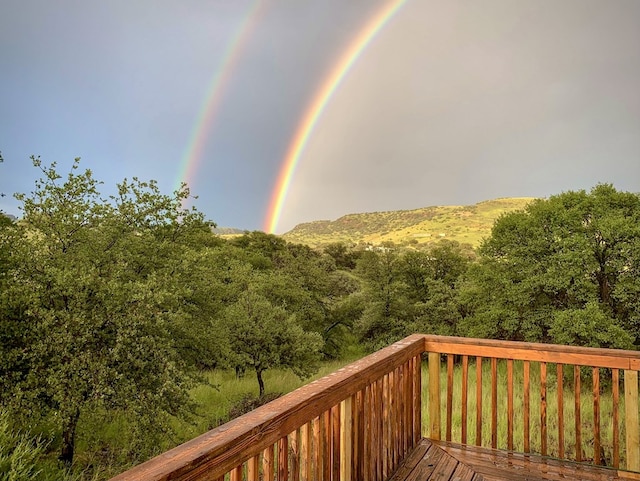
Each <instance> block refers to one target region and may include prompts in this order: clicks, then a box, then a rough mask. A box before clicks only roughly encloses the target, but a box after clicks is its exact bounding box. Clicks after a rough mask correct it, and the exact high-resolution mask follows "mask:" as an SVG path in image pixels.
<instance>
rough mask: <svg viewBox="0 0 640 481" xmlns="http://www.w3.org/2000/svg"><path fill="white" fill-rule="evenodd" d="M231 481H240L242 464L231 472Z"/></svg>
mask: <svg viewBox="0 0 640 481" xmlns="http://www.w3.org/2000/svg"><path fill="white" fill-rule="evenodd" d="M230 479H231V481H242V464H241V465H240V466H236V467H235V468H234V469H233V470H231V476H230Z"/></svg>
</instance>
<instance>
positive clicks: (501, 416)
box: [422, 360, 625, 465]
mask: <svg viewBox="0 0 640 481" xmlns="http://www.w3.org/2000/svg"><path fill="white" fill-rule="evenodd" d="M566 369H567V368H565V373H564V378H565V383H564V388H563V403H562V404H563V412H564V433H565V434H564V438H565V439H564V446H565V458H569V459H575V457H576V456H575V454H576V449H575V407H574V403H575V400H574V391H573V377H572V376H573V371H571V374H569V373H568V371H566ZM523 371H524V370H523V362H521V361H514V372H513V397H514V427H513V430H514V434H513V438H514V450H516V451H520V452H523V451H524V408H523V406H524V389H523V384H524V383H523V378H524V375H523ZM600 371H601V372H600V378H601V381H600V384H601V387H600V439H601V446H602V448H603V450H604V453H605V458H606V462H607V465H611V464H612V456H613V454H612V453H613V397H612V393H611V386H610V384H611V383H610V372H606V371H608V370H606V369H601V370H600ZM583 374H584V373H583ZM569 376H570V383H569V382H567V380H568V379H569ZM446 378H447V375H446V366H444V365H443V366H442V371H441V378H440V379H441V381H440V389H441V393H440V401H441V425H442V431H441V433H442V438H443V439H444V437H445V427H446V390H447V385H446ZM582 379H583V380H582V389H581V396H580V424H581V433H582V446H581V449H582V460H583V461H584V460H591V459H593V447H594V436H593V433H594V422H593V419H594V415H593V412H594V403H593V395H592V391H591V382H590V378H589V379H588V380H587V379H585V377H583V378H582ZM506 380H507V367H506V362H505V361H499V362H498V383H497V386H498V402H497V405H498V410H497V411H498V445H497V447H498V448H499V449H506V448H507V381H506ZM607 380H609V381H607ZM428 386H429V373H428V371H427V370H426V366H423V388H422V399H423V404H422V415H423V434H424V435H425V436H427V435H428V433H427V432H426V429H427V428H428V426H429V412H428V398H429V392H428ZM556 386H557V383H556V366H555V364H548V365H547V396H546V400H547V439H548V441H547V443H548V444H547V446H548V454H549V455H550V456H554V457H558V456H559V445H558V444H559V442H558V439H559V435H558V425H559V423H558V412H559V410H558V390H557V387H556ZM605 387H606V388H605ZM529 396H530V406H531V410H530V442H531V450H532V451H533V452H536V453H540V452H541V429H540V428H541V420H540V411H541V401H540V400H541V388H540V364H539V363H531V371H530V393H529ZM623 398H624V396H620V399H619V418H620V420H622V419H623V417H624V399H623ZM482 400H483V401H482V413H481V420H482V428H481V429H482V446H485V447H490V446H491V367H490V363H489V362H487V361H485V362H484V363H483V366H482ZM461 412H462V368H461V366H459V365H457V366H455V368H454V382H453V409H452V413H453V415H452V440H453V441H454V442H460V440H461V435H462V415H461ZM623 424H624V423H622V422H620V460H621V465H624V458H625V456H624V453H625V448H624V441H625V440H624V426H623ZM475 439H476V366H475V363H472V362H471V360H470V362H469V374H468V414H467V442H468V443H469V444H475Z"/></svg>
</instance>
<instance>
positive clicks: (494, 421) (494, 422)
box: [491, 357, 498, 449]
mask: <svg viewBox="0 0 640 481" xmlns="http://www.w3.org/2000/svg"><path fill="white" fill-rule="evenodd" d="M491 447H492V448H493V449H496V448H497V447H498V360H497V359H496V358H495V357H492V358H491Z"/></svg>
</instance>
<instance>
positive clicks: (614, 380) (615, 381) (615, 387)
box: [611, 369, 620, 468]
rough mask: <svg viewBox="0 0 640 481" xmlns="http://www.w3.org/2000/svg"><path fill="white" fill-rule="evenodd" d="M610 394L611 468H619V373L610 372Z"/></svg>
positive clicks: (616, 371)
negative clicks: (611, 421)
mask: <svg viewBox="0 0 640 481" xmlns="http://www.w3.org/2000/svg"><path fill="white" fill-rule="evenodd" d="M611 394H612V396H613V467H614V468H619V467H620V412H619V409H618V404H619V403H620V371H619V370H618V369H612V371H611Z"/></svg>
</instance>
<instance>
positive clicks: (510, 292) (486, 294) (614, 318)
mask: <svg viewBox="0 0 640 481" xmlns="http://www.w3.org/2000/svg"><path fill="white" fill-rule="evenodd" d="M639 253H640V196H638V195H637V194H631V193H626V192H618V191H616V190H615V189H614V188H613V186H611V185H606V184H603V185H598V186H596V187H594V188H593V189H592V190H591V192H589V193H587V192H585V191H578V192H571V191H570V192H565V193H563V194H560V195H556V196H552V197H551V198H549V199H548V200H537V201H534V202H533V203H531V204H529V206H528V207H527V208H525V209H524V210H523V211H520V212H514V213H509V214H506V215H503V216H502V217H501V218H499V219H498V221H496V223H495V225H494V228H493V230H492V234H491V237H490V238H489V239H487V240H486V241H485V242H484V243H483V244H482V246H481V248H480V254H481V256H482V260H481V262H480V264H479V265H478V266H477V267H475V268H474V269H472V271H470V276H469V282H468V283H467V285H466V289H465V291H466V292H465V294H464V296H463V297H464V299H465V301H464V304H465V310H466V314H467V319H465V325H466V329H467V332H468V333H483V334H487V335H490V336H491V337H494V336H497V337H507V338H512V339H526V340H538V341H548V342H559V341H560V340H563V341H566V338H565V337H563V336H561V335H560V334H561V333H562V332H563V329H561V328H559V327H558V325H563V326H566V325H567V319H571V318H574V319H575V316H576V315H577V314H578V313H582V314H583V315H585V316H592V317H593V316H595V310H594V309H595V306H597V309H599V314H598V316H596V317H595V318H597V319H599V322H598V323H595V324H594V323H590V322H585V323H582V324H581V327H580V332H579V333H578V332H576V336H575V337H574V340H575V342H583V341H584V340H585V339H587V338H589V339H598V340H599V342H600V344H601V345H602V346H628V345H629V340H630V338H631V339H632V340H633V341H634V342H635V343H636V344H638V343H639V342H640V325H639V324H638V317H637V294H638V293H640V281H639V279H640V277H639V276H638V274H639V273H640V272H639V270H640V267H639V266H640V256H639V255H638V254H639ZM563 311H566V312H564V313H562V314H561V312H563ZM589 326H592V329H593V330H592V331H591V332H590V333H587V332H586V331H585V329H587V328H588V327H589ZM618 328H622V329H623V330H624V331H625V332H626V333H628V334H629V335H630V338H629V336H620V335H619V334H620V332H621V331H619V329H618ZM596 330H599V331H600V332H596ZM482 331H484V332H482ZM602 331H606V332H607V334H606V335H603V332H602ZM578 334H579V335H578ZM585 336H586V337H585ZM581 339H582V340H583V341H581Z"/></svg>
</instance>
